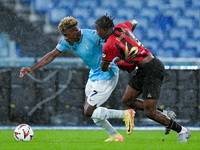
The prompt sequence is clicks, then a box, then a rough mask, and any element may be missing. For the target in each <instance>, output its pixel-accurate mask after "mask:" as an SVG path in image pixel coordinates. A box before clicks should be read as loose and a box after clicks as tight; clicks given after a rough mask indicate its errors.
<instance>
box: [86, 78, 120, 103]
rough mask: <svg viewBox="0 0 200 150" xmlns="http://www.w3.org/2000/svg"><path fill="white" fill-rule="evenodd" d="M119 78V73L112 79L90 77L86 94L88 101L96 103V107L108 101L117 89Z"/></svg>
mask: <svg viewBox="0 0 200 150" xmlns="http://www.w3.org/2000/svg"><path fill="white" fill-rule="evenodd" d="M118 78H119V74H117V75H116V76H114V77H112V78H111V79H110V80H100V81H91V80H90V79H88V81H87V84H86V87H85V94H86V96H87V97H88V98H87V102H88V103H89V104H90V105H92V106H95V105H96V107H99V106H100V105H101V104H103V103H104V102H106V101H107V100H108V98H109V97H110V95H111V93H112V92H113V90H114V89H115V87H116V85H117V82H118Z"/></svg>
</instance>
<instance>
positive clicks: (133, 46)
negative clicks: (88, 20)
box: [95, 14, 191, 142]
mask: <svg viewBox="0 0 200 150" xmlns="http://www.w3.org/2000/svg"><path fill="white" fill-rule="evenodd" d="M136 25H137V21H136V20H131V21H126V22H124V23H120V24H118V25H117V26H116V27H114V23H113V19H112V18H111V17H110V16H108V15H107V14H106V15H104V16H102V17H100V18H99V19H97V20H96V22H95V29H96V30H97V34H98V35H99V37H101V38H102V39H105V40H106V43H105V45H104V47H103V55H102V64H101V69H102V71H108V70H109V68H110V63H111V61H115V63H116V65H117V66H118V67H119V68H120V69H122V70H126V71H128V72H132V71H133V70H134V69H135V68H136V67H137V68H138V69H137V72H136V74H135V75H133V77H132V78H131V80H130V81H129V84H128V85H127V88H126V91H125V94H124V96H123V98H122V101H123V103H124V104H125V105H126V106H128V107H131V108H134V109H138V110H143V111H144V114H145V116H146V117H148V118H150V119H152V120H154V121H156V122H158V123H160V124H161V125H164V126H165V127H166V128H167V129H172V130H174V131H176V132H177V133H179V134H178V136H179V139H178V141H179V142H187V140H188V138H189V137H190V136H191V133H190V130H189V129H188V128H185V127H183V126H181V125H179V124H178V123H177V122H175V121H174V119H171V118H170V117H169V116H167V115H165V114H164V113H163V112H162V111H160V110H158V109H157V106H156V105H157V101H158V98H159V95H160V89H161V85H162V82H163V77H164V73H165V69H164V65H163V63H162V62H161V61H160V60H159V59H158V58H156V57H155V56H154V55H152V54H151V52H150V51H149V50H148V49H147V48H145V47H144V45H143V44H142V43H141V42H140V41H139V40H138V39H137V38H136V37H135V36H134V34H133V31H134V29H135V27H136ZM140 94H142V99H139V98H138V97H139V95H140Z"/></svg>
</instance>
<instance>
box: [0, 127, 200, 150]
mask: <svg viewBox="0 0 200 150" xmlns="http://www.w3.org/2000/svg"><path fill="white" fill-rule="evenodd" d="M119 132H120V134H121V135H123V136H124V139H125V141H124V142H104V140H105V139H107V138H108V134H107V133H106V132H105V131H103V130H35V131H34V137H33V140H32V141H28V142H27V141H16V140H15V139H14V136H13V130H0V150H28V149H29V150H179V149H180V150H190V149H191V150H197V149H198V150H199V149H200V132H199V131H192V136H191V138H190V139H189V140H188V142H187V143H180V142H178V137H177V133H175V132H171V133H170V134H169V135H165V134H164V131H134V132H133V133H132V134H131V135H127V134H126V131H123V130H120V131H119Z"/></svg>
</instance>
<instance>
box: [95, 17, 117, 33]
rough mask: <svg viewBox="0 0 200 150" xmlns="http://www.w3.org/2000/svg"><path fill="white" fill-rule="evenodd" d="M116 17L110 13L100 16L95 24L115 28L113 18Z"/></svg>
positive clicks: (103, 27)
mask: <svg viewBox="0 0 200 150" xmlns="http://www.w3.org/2000/svg"><path fill="white" fill-rule="evenodd" d="M114 19H115V18H111V16H108V14H106V15H104V16H102V17H100V18H99V19H97V20H96V21H95V24H97V25H98V26H99V27H100V28H102V29H106V28H113V27H114V23H113V20H114Z"/></svg>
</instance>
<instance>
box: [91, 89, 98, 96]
mask: <svg viewBox="0 0 200 150" xmlns="http://www.w3.org/2000/svg"><path fill="white" fill-rule="evenodd" d="M97 93H98V92H97V91H95V90H94V91H93V94H92V95H91V96H90V97H92V96H94V95H96V94H97Z"/></svg>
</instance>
